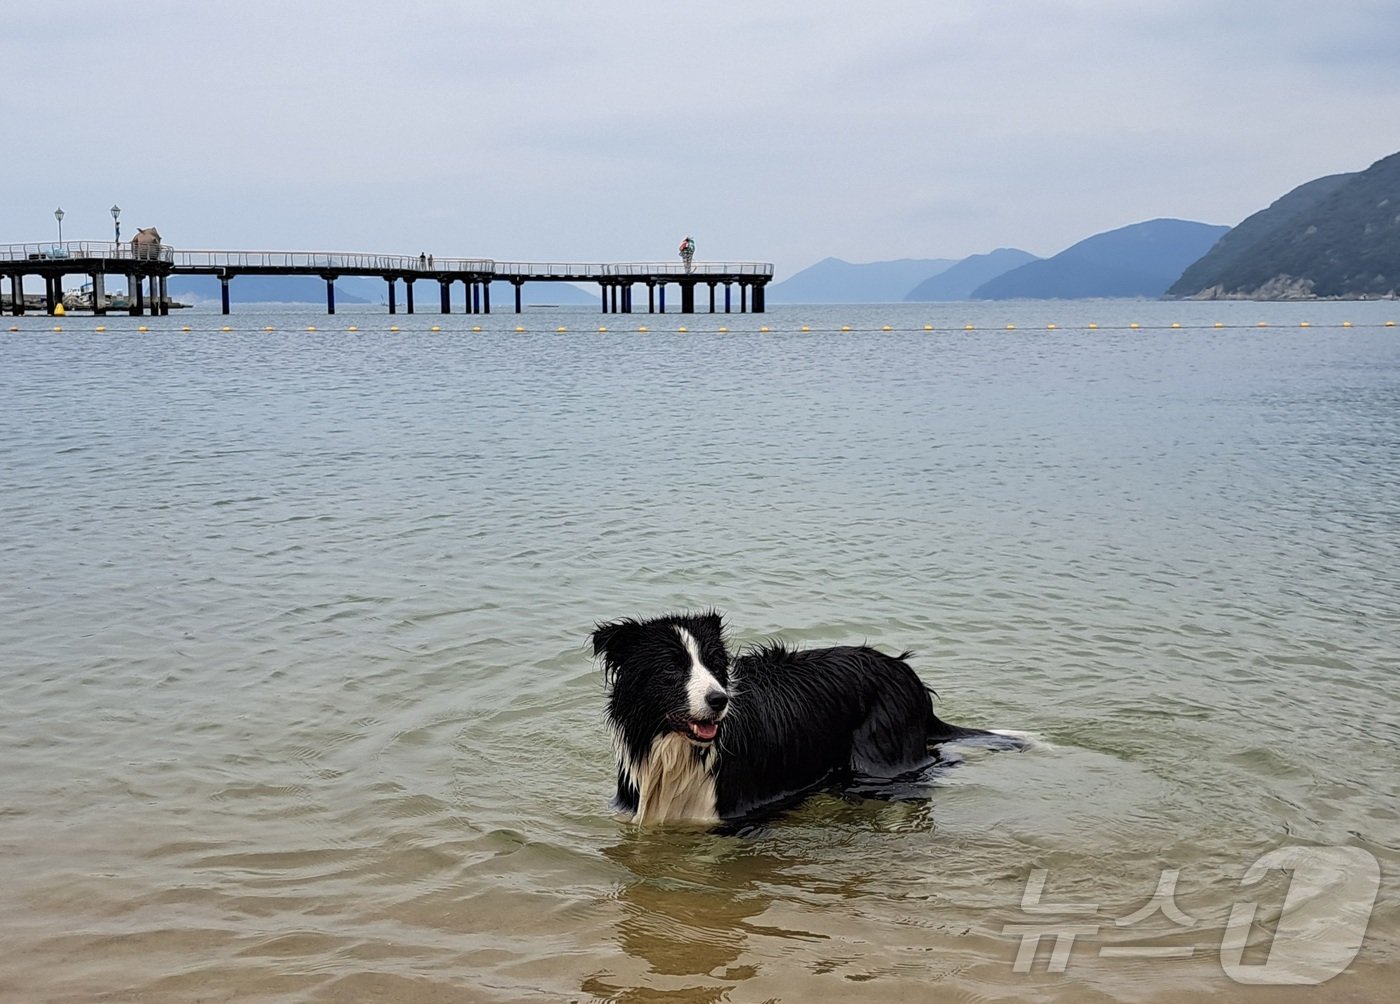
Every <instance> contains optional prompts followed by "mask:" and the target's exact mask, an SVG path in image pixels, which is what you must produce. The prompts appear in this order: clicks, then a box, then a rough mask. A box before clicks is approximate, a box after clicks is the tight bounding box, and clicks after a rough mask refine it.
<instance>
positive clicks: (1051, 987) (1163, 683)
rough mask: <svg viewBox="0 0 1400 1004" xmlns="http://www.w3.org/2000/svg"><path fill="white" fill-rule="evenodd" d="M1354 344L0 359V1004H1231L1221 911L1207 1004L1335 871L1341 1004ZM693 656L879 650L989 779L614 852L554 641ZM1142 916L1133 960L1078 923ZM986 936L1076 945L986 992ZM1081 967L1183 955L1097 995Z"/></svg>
mask: <svg viewBox="0 0 1400 1004" xmlns="http://www.w3.org/2000/svg"><path fill="white" fill-rule="evenodd" d="M235 309H238V308H235ZM1388 320H1400V309H1397V307H1396V304H1394V303H1389V304H1386V303H1372V304H1307V305H1298V304H1233V303H1232V304H1163V303H1138V302H1097V303H1087V304H1084V303H1053V304H1050V303H1018V304H1010V305H1007V304H949V305H895V306H885V307H818V308H796V307H783V308H778V309H776V310H774V311H772V312H770V313H769V314H767V315H763V316H761V317H755V316H741V315H729V316H724V315H717V316H715V317H711V316H709V315H696V316H694V317H685V318H682V317H679V316H675V315H667V316H665V317H660V316H652V317H648V316H646V315H632V316H631V317H626V318H623V317H603V316H600V315H598V314H596V313H593V312H588V311H578V312H575V311H563V310H556V311H544V310H539V311H533V312H529V313H527V314H525V315H523V316H522V317H519V318H517V317H516V316H515V315H512V314H495V315H492V316H490V317H465V316H462V315H452V316H447V317H442V316H439V315H436V314H418V315H413V316H411V317H410V316H407V315H402V314H401V315H398V316H397V317H395V318H389V317H388V316H387V315H384V314H382V313H380V312H378V311H376V310H369V309H365V310H360V311H354V312H352V311H344V310H343V311H342V313H341V314H340V315H339V316H337V317H336V318H327V317H324V316H323V315H321V314H320V313H318V312H312V311H304V310H296V309H285V308H284V309H271V308H264V309H261V310H257V309H246V308H245V309H243V310H242V311H240V312H239V313H236V314H235V315H234V316H232V317H230V318H227V319H226V318H221V317H219V316H218V315H217V314H210V313H206V312H201V311H186V312H182V313H180V314H177V315H174V316H172V317H170V318H160V319H149V318H148V319H144V320H137V319H135V318H126V317H112V318H108V319H106V321H105V322H102V321H97V320H94V319H92V318H77V317H70V318H66V319H63V320H62V321H61V322H58V323H57V324H56V323H55V321H54V319H45V318H34V317H29V318H23V319H10V318H6V319H5V323H4V324H2V325H0V332H3V331H4V329H6V328H8V327H9V326H10V325H11V324H12V323H13V324H14V325H16V326H18V327H20V329H21V330H20V331H19V332H16V333H5V334H0V339H3V341H0V353H3V361H4V366H3V372H4V376H5V390H6V393H5V408H4V411H3V418H0V432H3V435H2V436H0V459H2V460H3V463H0V483H3V489H4V490H3V492H0V518H3V525H4V526H5V528H6V529H5V533H4V535H3V537H0V556H3V563H2V564H0V602H3V609H4V611H5V614H4V616H3V617H0V652H3V656H4V658H3V665H0V686H3V694H4V701H3V702H0V726H2V727H0V763H3V764H4V765H5V768H4V773H3V787H2V788H0V791H3V793H4V798H3V803H2V804H0V904H3V906H4V907H5V909H3V910H0V937H2V938H3V944H4V945H5V946H6V948H7V949H8V950H7V951H5V952H3V953H0V997H3V998H4V999H13V1000H90V999H113V1000H128V999H129V1000H140V1001H167V1000H168V1001H185V1000H193V999H198V1000H225V999H237V998H254V999H259V1000H269V1001H329V1000H362V999H379V998H389V999H402V1000H413V1001H421V1000H429V1001H431V1000H444V1001H447V1000H451V1001H457V1000H478V999H480V1000H501V1001H507V1000H521V999H542V1000H553V999H579V1000H591V999H619V1000H655V999H668V1000H686V1001H710V1000H728V999H732V1000H763V999H781V1000H804V999H805V1000H826V999H851V998H868V999H872V1000H877V999H878V1000H898V999H927V998H928V997H929V996H930V995H936V996H938V997H940V998H944V997H946V998H948V999H954V1000H974V999H988V998H991V999H999V998H1000V999H1013V998H1014V999H1032V998H1039V999H1064V1000H1084V999H1105V998H1111V999H1145V998H1151V997H1154V996H1162V995H1166V996H1191V995H1195V994H1206V993H1211V992H1220V993H1232V994H1233V993H1235V991H1236V990H1237V989H1238V988H1237V984H1236V983H1235V982H1234V981H1232V979H1231V978H1230V976H1229V975H1228V974H1227V972H1226V970H1225V967H1224V966H1223V965H1222V962H1221V943H1222V938H1223V935H1224V931H1225V928H1226V926H1227V922H1228V917H1229V914H1230V910H1231V907H1232V906H1233V905H1235V904H1237V903H1239V902H1241V901H1243V900H1257V901H1258V903H1259V904H1260V911H1261V913H1260V917H1261V919H1262V920H1263V923H1262V924H1261V925H1258V926H1257V927H1255V928H1253V929H1251V930H1252V934H1251V936H1250V937H1251V944H1252V945H1253V947H1252V948H1251V949H1250V950H1249V952H1248V953H1247V954H1246V956H1245V959H1246V961H1247V962H1249V963H1250V964H1253V965H1262V964H1263V962H1264V958H1265V954H1266V952H1267V948H1268V944H1269V941H1270V930H1271V928H1272V926H1273V925H1274V924H1275V922H1276V921H1277V918H1278V914H1279V911H1280V908H1281V904H1282V902H1283V897H1284V895H1285V891H1286V889H1287V887H1288V877H1287V875H1286V874H1284V873H1280V872H1275V873H1272V874H1271V875H1270V876H1268V877H1267V878H1266V879H1265V880H1264V881H1262V882H1261V883H1259V884H1257V885H1251V886H1249V887H1248V888H1246V887H1244V886H1242V885H1241V880H1242V878H1243V877H1244V876H1245V874H1246V870H1247V869H1248V868H1249V866H1250V865H1251V864H1252V863H1253V862H1254V861H1255V860H1256V859H1258V858H1259V857H1260V856H1261V855H1263V854H1265V853H1266V852H1269V851H1272V850H1275V849H1277V848H1281V847H1292V846H1302V847H1314V846H1315V847H1323V848H1331V847H1345V848H1355V849H1359V850H1360V851H1364V852H1365V854H1366V855H1370V856H1372V857H1374V859H1375V860H1376V861H1378V862H1379V866H1380V868H1381V871H1382V881H1381V885H1380V890H1379V894H1378V898H1377V903H1376V906H1375V909H1374V912H1373V913H1372V915H1371V920H1370V926H1369V928H1368V929H1367V933H1366V939H1365V942H1364V944H1363V946H1362V949H1361V952H1360V955H1359V957H1358V959H1357V961H1356V962H1355V963H1354V964H1352V966H1351V967H1350V969H1349V971H1348V972H1347V973H1346V974H1345V975H1342V976H1340V977H1338V978H1337V980H1336V981H1335V982H1333V983H1330V984H1328V985H1327V987H1324V992H1332V991H1336V992H1340V991H1341V990H1347V989H1350V990H1351V992H1352V993H1354V994H1356V995H1357V998H1356V999H1366V998H1367V997H1369V996H1370V994H1371V989H1372V988H1374V987H1378V986H1384V985H1387V984H1388V983H1393V980H1394V976H1395V974H1396V971H1397V970H1396V964H1397V960H1400V883H1397V880H1396V869H1397V866H1400V823H1398V822H1397V809H1396V806H1397V804H1400V782H1398V781H1397V780H1396V770H1395V766H1396V757H1395V753H1394V744H1395V741H1396V739H1397V738H1400V701H1397V697H1396V691H1395V683H1396V673H1397V668H1398V667H1400V660H1398V659H1397V654H1396V644H1397V639H1400V585H1397V581H1396V579H1397V577H1396V574H1395V569H1396V568H1397V567H1398V566H1400V463H1397V461H1400V329H1397V328H1394V327H1391V328H1387V327H1385V326H1384V325H1385V322H1386V321H1388ZM1261 321H1262V322H1264V323H1265V324H1266V325H1267V327H1263V328H1261V327H1258V326H1257V325H1258V324H1259V322H1261ZM1217 322H1219V323H1222V324H1225V325H1227V326H1226V327H1224V328H1216V327H1214V325H1215V324H1216V323H1217ZM1304 322H1307V323H1308V324H1309V325H1311V326H1310V327H1307V328H1304V327H1301V325H1302V324H1303V323H1304ZM1343 322H1351V324H1352V326H1351V327H1343ZM100 323H101V324H105V326H106V327H107V329H108V330H107V331H106V332H105V333H97V332H96V331H95V330H94V329H95V327H96V325H98V324H100ZM390 323H393V324H395V325H397V326H399V327H400V328H401V330H400V331H398V332H390V331H389V330H388V327H389V325H390ZM1052 323H1053V324H1055V325H1057V327H1056V328H1054V329H1053V330H1052V329H1049V328H1048V327H1047V325H1049V324H1052ZM1091 323H1092V324H1097V325H1099V327H1098V328H1096V329H1090V328H1089V327H1088V325H1089V324H1091ZM1174 323H1176V324H1181V325H1182V327H1181V328H1173V327H1171V325H1172V324H1174ZM352 324H353V325H355V326H357V327H359V328H360V330H359V331H358V332H354V333H350V332H348V331H347V327H348V326H349V325H352ZM517 324H519V325H520V326H522V327H525V328H526V330H525V331H523V332H517V331H516V330H515V327H516V326H517ZM926 324H928V325H932V326H933V328H934V330H933V331H926V330H924V325H926ZM969 324H970V325H973V326H974V327H975V329H976V330H973V331H967V330H964V327H965V325H969ZM1131 324H1139V325H1141V327H1139V328H1136V329H1134V328H1131V327H1129V325H1131ZM138 325H146V326H148V327H149V328H150V329H151V330H150V331H149V332H146V333H140V332H138V331H137V330H136V328H137V326H138ZM224 325H228V326H230V327H231V329H232V330H230V331H228V332H224V331H222V330H221V328H222V327H223V326H224ZM433 325H436V326H438V327H440V328H441V329H442V330H441V331H438V332H433V331H431V330H430V328H431V326H433ZM599 325H606V326H609V327H610V328H612V329H613V330H611V331H609V332H606V333H600V332H598V331H597V330H596V328H597V327H598V326H599ZM641 325H646V326H648V327H650V329H651V330H650V332H648V333H646V334H642V333H640V332H638V331H637V330H636V329H637V328H638V327H639V326H641ZM886 325H888V326H889V327H890V328H891V330H890V331H885V330H883V329H884V327H885V326H886ZM1007 325H1014V328H1013V329H1008V328H1007ZM55 326H61V327H63V329H64V330H63V331H61V332H55V331H53V330H52V328H53V327H55ZM185 326H189V327H190V328H191V329H192V330H191V331H190V332H183V331H182V330H181V329H182V328H183V327H185ZM311 326H315V327H316V328H318V329H319V330H317V331H314V332H312V331H307V330H306V328H308V327H311ZM478 326H479V327H481V328H482V329H483V330H481V331H480V332H476V331H473V330H472V328H473V327H478ZM680 326H685V327H687V328H689V330H688V331H687V332H684V333H682V332H679V331H678V330H677V328H679V327H680ZM760 326H766V327H768V328H769V330H768V331H766V332H762V331H760V330H759V328H760ZM804 326H806V327H808V328H810V329H811V330H810V331H803V330H801V329H802V327H804ZM844 326H849V327H851V328H852V330H851V331H849V332H843V331H841V330H840V329H841V328H842V327H844ZM265 327H272V328H273V329H274V330H273V331H271V332H268V331H265V330H264V328H265ZM558 327H565V328H568V329H569V330H568V331H567V332H566V333H560V332H558V331H557V330H556V329H557V328H558ZM721 327H727V328H729V329H730V330H728V331H720V330H719V329H720V328H721ZM712 605H713V606H715V607H718V608H719V609H721V610H723V611H725V612H726V613H727V617H728V623H729V627H730V631H731V633H732V635H733V637H734V639H735V640H736V642H744V641H756V640H759V639H763V638H766V637H769V636H772V635H781V636H782V637H784V638H786V639H788V640H789V641H793V642H801V643H811V644H820V643H840V642H851V641H861V640H869V641H871V642H873V643H876V644H880V645H882V646H885V647H886V648H887V649H891V650H899V649H904V648H910V649H913V650H915V651H916V652H917V656H916V658H915V659H914V665H915V667H916V668H917V670H918V671H919V672H920V673H921V675H923V677H924V678H925V679H926V680H928V681H929V682H930V683H931V684H933V685H934V686H935V687H936V688H937V689H938V692H939V694H940V696H941V701H940V704H939V708H940V713H941V714H943V715H944V717H947V718H948V719H950V720H952V721H955V722H961V723H966V724H971V725H985V726H996V727H1010V728H1019V729H1027V730H1030V731H1032V732H1034V733H1035V734H1037V735H1038V736H1040V737H1041V738H1042V740H1043V741H1042V743H1041V745H1040V746H1039V747H1038V748H1037V749H1035V750H1033V751H1031V752H1028V753H1023V754H1005V753H1002V754H994V753H984V752H983V753H979V752H975V751H974V752H969V753H968V755H967V762H966V763H965V764H963V765H962V766H961V767H959V768H957V769H955V770H953V771H950V772H948V773H947V774H946V775H945V776H944V777H943V778H942V779H941V782H940V785H939V787H938V788H937V790H936V792H935V793H934V796H933V797H932V798H930V799H928V800H919V801H907V802H890V801H879V800H859V799H853V798H842V797H837V796H834V795H824V796H819V797H814V798H812V799H810V800H809V801H808V802H806V803H805V804H803V805H802V806H801V807H799V808H797V809H795V810H793V811H791V812H789V813H787V814H786V815H784V816H783V817H781V818H780V819H778V820H775V821H774V822H772V823H771V824H770V825H769V826H767V827H766V828H765V829H764V830H763V832H761V833H759V834H757V835H753V836H750V837H748V838H746V839H734V838H727V837H716V836H711V835H708V834H704V833H694V832H688V831H684V830H679V831H678V830H670V831H661V832H641V831H638V830H636V829H634V828H631V827H628V826H626V825H623V824H620V823H619V822H617V821H616V820H614V819H613V818H611V816H610V815H609V814H608V811H607V801H608V798H609V796H610V794H611V793H610V791H609V787H608V786H609V780H610V778H611V776H612V768H611V761H610V753H609V749H608V743H607V737H606V735H605V733H604V730H603V726H602V722H601V705H602V691H601V681H600V678H599V675H598V673H597V672H596V669H595V667H594V666H593V665H592V664H591V663H590V661H589V659H588V657H587V649H586V646H585V640H586V635H587V633H588V631H589V630H590V628H591V626H592V624H593V623H594V621H596V620H599V619H608V618H612V617H616V616H624V615H639V614H646V613H654V612H659V611H663V610H668V609H678V608H691V607H701V606H712ZM1163 869H1169V870H1172V871H1175V872H1176V873H1177V879H1176V885H1175V899H1174V902H1175V904H1177V906H1178V908H1179V910H1180V911H1181V913H1180V915H1178V916H1184V917H1186V918H1187V920H1188V921H1189V924H1187V923H1182V922H1177V921H1174V920H1173V919H1172V916H1171V915H1170V914H1164V913H1162V912H1160V911H1159V912H1157V913H1155V914H1154V915H1153V916H1151V917H1148V918H1145V919H1144V920H1142V922H1140V923H1135V924H1133V925H1129V926H1119V925H1117V924H1116V923H1115V921H1117V920H1119V919H1122V918H1124V917H1128V916H1131V915H1132V914H1134V913H1135V912H1137V911H1139V909H1140V908H1141V907H1143V906H1144V904H1147V903H1148V902H1149V900H1151V899H1152V896H1153V892H1154V889H1156V888H1157V887H1158V883H1159V878H1160V876H1161V875H1162V872H1163ZM1041 870H1043V873H1044V875H1043V880H1044V894H1043V897H1042V900H1041V903H1042V905H1043V904H1046V903H1053V904H1058V905H1059V906H1058V907H1057V908H1055V909H1053V910H1052V911H1051V912H1049V913H1036V912H1034V910H1035V902H1034V898H1033V897H1032V899H1031V900H1025V899H1023V897H1024V896H1025V895H1026V890H1027V885H1028V882H1033V881H1034V876H1035V874H1036V873H1037V872H1040V871H1041ZM1327 895H1331V896H1334V898H1335V897H1337V896H1341V895H1342V894H1341V893H1338V892H1336V890H1332V891H1331V892H1329V893H1327ZM1322 902H1323V907H1324V911H1323V912H1324V914H1326V912H1327V909H1331V906H1329V905H1328V903H1329V901H1328V900H1327V898H1326V895H1324V896H1323V897H1322ZM1027 903H1030V905H1031V909H1030V910H1029V911H1028V909H1027ZM1333 905H1334V906H1335V912H1336V916H1337V918H1340V917H1341V916H1342V915H1343V914H1344V912H1345V910H1344V908H1345V906H1346V905H1347V904H1345V903H1342V902H1337V903H1336V904H1333ZM1084 906H1088V907H1091V908H1092V909H1091V910H1090V911H1089V912H1086V913H1076V912H1075V908H1077V907H1084ZM1035 922H1039V923H1045V924H1052V925H1058V926H1059V927H1061V928H1063V927H1064V926H1065V925H1066V924H1069V925H1074V924H1079V925H1085V926H1087V927H1092V928H1094V930H1093V931H1092V932H1086V933H1084V934H1082V935H1080V936H1079V937H1078V939H1077V940H1076V941H1074V943H1073V950H1072V952H1071V954H1070V956H1069V958H1068V960H1067V964H1066V966H1065V969H1064V971H1063V972H1047V969H1050V968H1051V965H1052V963H1051V960H1050V958H1049V955H1050V949H1049V945H1048V942H1047V944H1046V946H1045V947H1042V949H1041V951H1040V953H1039V955H1038V956H1037V957H1036V961H1035V964H1034V966H1033V967H1032V969H1031V972H1029V973H1023V972H1017V971H1015V970H1016V968H1017V967H1016V965H1015V960H1016V957H1017V952H1018V948H1019V946H1020V935H1019V934H1018V933H1017V930H1018V929H1017V928H1015V926H1014V925H1023V924H1027V923H1035ZM1337 924H1341V920H1340V919H1338V920H1337V921H1336V923H1335V924H1334V925H1333V926H1336V925H1337ZM1008 926H1011V927H1012V929H1011V930H1010V931H1008V930H1007V928H1008ZM1137 946H1156V947H1167V948H1176V949H1178V950H1179V953H1180V954H1181V955H1182V956H1183V957H1178V958H1170V959H1164V958H1154V957H1125V956H1122V955H1121V954H1120V955H1119V956H1117V957H1114V956H1113V953H1112V952H1110V953H1108V956H1109V957H1105V956H1104V955H1103V954H1102V949H1103V948H1104V947H1118V948H1129V949H1131V948H1134V947H1137ZM1237 975H1238V970H1237ZM1338 988H1340V989H1338Z"/></svg>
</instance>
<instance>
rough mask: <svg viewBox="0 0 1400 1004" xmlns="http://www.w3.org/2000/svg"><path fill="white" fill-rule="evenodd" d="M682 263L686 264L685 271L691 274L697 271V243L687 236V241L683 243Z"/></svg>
mask: <svg viewBox="0 0 1400 1004" xmlns="http://www.w3.org/2000/svg"><path fill="white" fill-rule="evenodd" d="M681 261H683V262H684V263H685V270H686V271H687V272H691V271H693V270H694V269H695V264H694V262H695V241H693V240H691V238H690V235H689V234H687V235H686V238H685V240H683V241H681Z"/></svg>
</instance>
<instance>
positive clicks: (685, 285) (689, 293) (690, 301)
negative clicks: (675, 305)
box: [681, 281, 695, 314]
mask: <svg viewBox="0 0 1400 1004" xmlns="http://www.w3.org/2000/svg"><path fill="white" fill-rule="evenodd" d="M681 313H682V314H693V313H695V283H693V282H685V281H682V282H681Z"/></svg>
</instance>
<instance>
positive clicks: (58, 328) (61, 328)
mask: <svg viewBox="0 0 1400 1004" xmlns="http://www.w3.org/2000/svg"><path fill="white" fill-rule="evenodd" d="M53 329H54V330H55V331H62V330H63V325H61V324H55V325H54V326H53Z"/></svg>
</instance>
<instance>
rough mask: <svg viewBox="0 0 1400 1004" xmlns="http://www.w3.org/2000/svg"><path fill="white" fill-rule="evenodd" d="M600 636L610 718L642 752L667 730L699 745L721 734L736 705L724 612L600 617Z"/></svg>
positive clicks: (596, 648) (596, 636)
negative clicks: (731, 705) (609, 620)
mask: <svg viewBox="0 0 1400 1004" xmlns="http://www.w3.org/2000/svg"><path fill="white" fill-rule="evenodd" d="M592 637H593V654H594V655H595V656H599V657H601V658H602V660H603V672H604V676H605V678H606V679H607V683H608V720H609V721H610V722H611V723H612V725H613V727H614V728H615V729H616V730H617V731H618V733H619V734H620V735H621V737H622V738H623V740H624V741H625V742H626V743H627V745H628V746H629V747H630V748H631V749H632V750H633V751H634V752H635V753H639V752H641V751H644V750H645V749H647V748H648V747H649V746H650V744H651V742H652V741H653V740H654V739H656V738H658V737H660V736H663V735H665V734H666V733H667V732H677V733H679V734H681V735H682V736H684V737H685V738H686V739H688V740H690V741H691V742H692V743H694V744H696V745H697V746H708V745H710V744H711V743H713V742H714V741H715V739H716V737H717V736H718V735H719V729H720V723H721V722H722V721H723V719H724V716H725V714H726V713H727V712H728V710H729V652H728V651H727V650H726V649H725V647H724V625H723V623H722V622H721V620H720V616H719V614H717V613H704V614H671V615H668V616H665V617H657V618H654V619H652V620H644V621H638V620H632V619H631V618H628V619H626V620H620V621H613V622H612V623H610V624H599V625H598V627H597V629H596V630H595V631H594V632H593V635H592Z"/></svg>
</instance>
